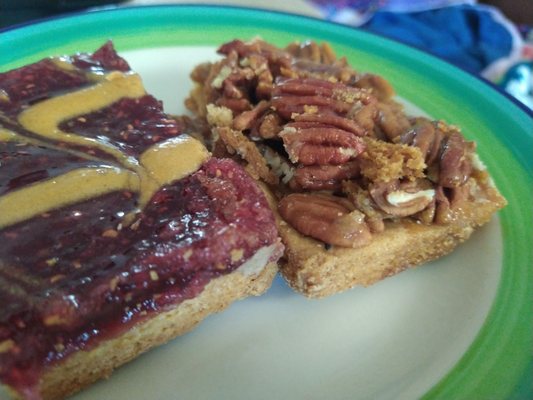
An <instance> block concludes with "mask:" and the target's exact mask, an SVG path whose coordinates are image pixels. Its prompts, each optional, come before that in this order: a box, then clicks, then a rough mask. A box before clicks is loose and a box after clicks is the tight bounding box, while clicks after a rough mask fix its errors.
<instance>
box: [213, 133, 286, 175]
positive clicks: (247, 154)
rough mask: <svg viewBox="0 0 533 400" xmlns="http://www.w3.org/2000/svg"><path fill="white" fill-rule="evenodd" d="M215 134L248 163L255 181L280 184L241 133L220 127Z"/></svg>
mask: <svg viewBox="0 0 533 400" xmlns="http://www.w3.org/2000/svg"><path fill="white" fill-rule="evenodd" d="M213 131H214V133H215V134H216V135H218V136H220V139H221V140H222V141H223V142H224V144H225V145H226V146H227V147H229V148H230V149H232V150H233V151H235V152H237V153H238V154H239V155H240V156H241V157H242V158H243V159H244V160H246V162H248V167H247V171H248V172H249V173H250V175H252V176H253V177H254V178H255V179H259V178H261V179H263V180H264V181H265V182H267V183H270V184H272V185H277V184H278V179H277V177H276V176H275V175H274V174H273V173H272V171H271V170H270V169H269V168H268V165H267V163H266V161H265V159H264V158H263V156H262V155H261V153H260V152H259V150H258V149H257V147H256V146H255V144H253V143H252V142H251V141H250V140H249V139H248V138H247V137H246V136H244V135H243V134H242V132H240V131H236V130H234V129H230V128H228V127H219V128H214V129H213Z"/></svg>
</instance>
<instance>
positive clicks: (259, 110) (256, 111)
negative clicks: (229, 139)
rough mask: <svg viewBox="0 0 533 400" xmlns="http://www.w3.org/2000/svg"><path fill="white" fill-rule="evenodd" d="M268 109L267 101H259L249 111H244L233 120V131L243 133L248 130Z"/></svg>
mask: <svg viewBox="0 0 533 400" xmlns="http://www.w3.org/2000/svg"><path fill="white" fill-rule="evenodd" d="M268 107H269V103H268V102H267V101H264V100H263V101H260V102H259V103H257V105H255V106H254V108H252V109H251V110H249V111H244V112H242V113H241V114H239V115H238V116H236V117H235V119H234V120H233V129H237V130H239V131H244V130H247V129H250V128H251V127H252V126H253V124H254V123H255V122H256V120H257V119H258V117H259V116H260V115H261V114H263V113H264V112H265V111H266V110H267V109H268Z"/></svg>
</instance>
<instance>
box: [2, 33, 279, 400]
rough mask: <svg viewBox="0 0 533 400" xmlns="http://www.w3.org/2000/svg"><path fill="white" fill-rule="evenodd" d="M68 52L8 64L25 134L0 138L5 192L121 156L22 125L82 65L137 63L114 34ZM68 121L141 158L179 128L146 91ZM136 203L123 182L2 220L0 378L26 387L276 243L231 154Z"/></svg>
mask: <svg viewBox="0 0 533 400" xmlns="http://www.w3.org/2000/svg"><path fill="white" fill-rule="evenodd" d="M68 61H70V62H71V63H72V65H74V66H76V67H77V69H72V70H71V69H64V68H59V67H58V66H57V64H56V63H54V62H52V61H50V60H45V61H41V62H39V63H36V64H33V65H30V66H27V67H23V68H20V69H18V70H14V71H10V72H7V73H3V74H0V90H1V91H3V92H4V93H5V94H7V96H8V100H7V101H6V100H5V99H3V100H1V101H0V128H4V129H7V130H9V131H12V132H14V133H16V134H18V135H19V137H18V139H17V140H16V141H2V140H0V196H2V195H5V194H6V193H7V194H8V193H10V192H12V191H16V190H19V189H23V188H24V187H28V186H30V185H36V184H39V182H40V181H42V180H46V179H50V178H53V177H56V176H59V175H61V174H64V173H65V172H68V171H71V170H74V169H79V168H82V167H94V166H100V165H107V166H118V165H119V162H118V161H117V160H114V159H112V157H111V156H110V155H109V154H102V153H99V152H98V151H94V149H84V148H81V147H75V146H74V145H72V144H68V143H63V142H51V141H47V140H46V138H42V137H38V136H37V135H33V134H32V133H31V132H27V131H25V130H24V129H23V128H22V127H21V126H20V125H19V124H18V123H17V118H16V117H17V115H18V114H19V113H20V112H21V111H23V110H24V109H26V108H27V107H29V106H31V105H32V104H35V103H36V102H39V101H42V100H44V99H47V98H51V97H54V96H57V95H60V94H62V93H65V92H69V91H72V90H77V89H79V88H82V87H86V86H88V85H91V84H92V83H91V82H89V80H88V79H87V77H86V74H85V72H86V71H92V72H96V73H101V72H109V71H110V70H119V71H128V70H129V67H128V65H127V63H126V62H125V61H124V60H123V59H121V58H120V57H118V56H117V55H116V53H115V52H114V50H113V48H112V46H111V44H110V43H108V44H106V45H105V46H103V47H102V48H101V49H100V50H98V51H97V52H95V53H94V54H93V55H87V54H85V55H78V56H75V57H72V58H69V59H68ZM1 91H0V94H2V92H1ZM60 128H61V129H62V130H64V131H67V132H71V133H73V134H76V135H79V136H85V137H91V138H94V139H95V140H97V141H104V142H105V143H111V144H112V145H113V146H114V147H115V148H117V149H119V150H120V151H121V152H122V153H123V154H126V155H127V156H129V157H133V158H138V157H139V155H140V154H141V153H142V152H143V151H144V150H145V149H147V148H148V147H150V146H151V145H153V144H154V143H157V142H160V141H163V140H165V139H168V138H171V137H175V136H178V135H179V134H180V133H181V132H182V127H181V126H180V125H179V124H178V123H177V122H176V121H174V120H173V119H169V118H168V117H167V116H166V115H165V114H164V112H163V109H162V105H161V103H160V102H159V101H157V100H156V99H154V98H153V97H151V96H149V95H146V96H142V97H140V98H138V99H122V100H119V101H117V102H115V103H114V104H111V105H110V106H108V107H105V108H103V109H102V110H99V111H96V112H92V113H89V114H86V115H83V116H81V117H77V118H74V119H72V120H69V121H64V122H63V123H62V124H61V126H60ZM21 137H22V138H23V139H24V138H27V140H25V139H24V140H20V138H21ZM138 206H139V204H138V194H137V193H133V192H130V191H116V192H111V193H108V194H106V195H102V196H99V197H95V198H91V199H88V200H85V201H82V202H80V203H77V204H73V205H69V206H66V207H63V208H61V209H55V210H51V211H49V212H45V213H42V214H40V215H38V216H36V217H33V218H31V219H28V220H25V221H23V222H19V223H18V224H16V225H11V226H7V227H6V228H4V229H1V230H0V243H2V246H0V304H1V305H2V307H0V381H2V382H4V383H6V384H8V385H10V386H12V387H14V388H15V389H17V390H19V391H20V392H21V393H22V392H26V393H27V391H28V390H31V388H33V387H35V386H36V385H37V384H38V381H39V377H40V375H41V373H42V371H43V369H44V368H45V367H46V366H48V365H53V363H54V362H57V361H58V360H62V359H64V358H65V357H67V356H68V355H69V354H71V353H73V352H75V351H77V350H81V349H89V348H91V347H93V346H95V345H97V344H98V343H99V342H100V341H102V340H105V339H108V338H112V337H115V336H116V335H118V334H120V333H121V332H124V331H125V330H126V329H128V328H129V327H130V326H131V325H132V324H134V323H137V322H139V321H141V320H142V319H143V318H146V317H147V316H149V315H153V313H157V312H160V311H163V310H166V309H168V308H169V307H171V306H174V305H176V304H179V303H180V302H181V301H183V300H185V299H189V298H194V297H195V296H197V295H198V294H199V293H200V292H201V291H202V290H203V288H204V287H205V285H206V284H207V283H209V281H210V280H212V279H214V278H216V277H219V276H221V275H224V274H227V273H230V272H232V271H234V270H235V269H236V268H238V267H239V266H240V265H242V264H243V263H244V262H245V261H246V260H247V259H249V258H250V257H251V256H252V255H253V254H254V253H255V252H256V251H257V250H259V249H260V248H261V247H264V246H269V245H272V244H274V243H276V242H277V231H276V228H275V222H274V217H273V215H272V213H271V211H270V209H269V207H268V204H267V202H266V199H265V198H264V195H263V193H262V192H261V190H260V189H259V187H258V186H257V185H256V184H255V182H254V181H253V180H252V179H251V178H250V177H249V176H248V175H247V174H246V172H245V171H244V170H243V169H242V168H241V167H240V166H238V165H237V164H235V163H234V162H233V161H230V160H214V159H212V160H209V161H207V162H206V163H204V165H203V166H202V167H201V168H200V169H199V170H198V171H197V172H195V173H193V174H192V175H190V176H188V177H186V178H184V179H182V180H179V181H175V182H172V183H171V184H168V185H166V186H163V187H162V188H160V189H159V190H158V191H157V192H156V193H155V194H154V195H153V196H152V198H151V200H150V201H149V202H148V204H147V205H146V206H145V207H144V208H143V209H142V210H140V211H139V210H138ZM0 212H1V211H0ZM128 215H133V218H130V219H127V220H124V217H125V216H128ZM236 254H238V255H239V256H238V257H236V256H235V255H236ZM278 255H279V254H277V255H276V256H278ZM28 388H30V389H28Z"/></svg>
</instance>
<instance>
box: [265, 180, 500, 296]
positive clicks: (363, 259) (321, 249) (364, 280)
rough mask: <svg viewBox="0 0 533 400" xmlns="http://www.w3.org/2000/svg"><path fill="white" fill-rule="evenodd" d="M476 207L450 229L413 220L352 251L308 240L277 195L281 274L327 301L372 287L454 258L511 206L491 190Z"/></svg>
mask: <svg viewBox="0 0 533 400" xmlns="http://www.w3.org/2000/svg"><path fill="white" fill-rule="evenodd" d="M481 189H482V190H483V195H482V196H481V194H480V193H478V195H480V198H479V200H478V201H476V202H472V203H468V204H466V205H465V206H463V210H462V211H461V213H460V215H458V217H457V218H456V219H455V220H454V221H452V222H451V223H449V224H447V225H436V224H432V225H423V224H419V223H417V222H415V221H412V220H408V219H405V220H401V221H400V222H389V223H387V224H386V229H385V230H384V231H383V232H381V233H378V234H374V236H373V238H372V240H371V242H370V244H368V245H367V246H364V247H362V248H357V249H351V248H343V247H331V248H329V250H328V249H326V246H325V245H324V243H322V242H319V241H317V240H314V239H312V238H310V237H306V236H303V235H302V234H300V233H299V232H298V231H296V230H295V229H294V228H292V227H291V226H290V225H289V224H288V223H287V222H285V221H284V220H283V219H282V218H281V217H280V215H279V213H277V211H276V209H277V204H276V200H275V198H274V196H273V195H271V194H270V195H268V199H269V201H270V204H271V206H272V208H273V209H274V211H275V213H276V218H277V223H278V229H279V232H280V236H281V238H282V240H283V242H284V244H285V261H284V262H283V263H281V264H280V273H281V275H282V276H283V277H284V279H285V280H286V281H287V283H288V284H289V286H291V287H292V288H293V289H294V290H296V291H297V292H299V293H301V294H303V295H305V296H307V297H310V298H322V297H326V296H329V295H332V294H335V293H339V292H342V291H345V290H348V289H350V288H352V287H354V286H368V285H371V284H373V283H375V282H377V281H380V280H382V279H384V278H386V277H388V276H392V275H395V274H397V273H399V272H401V271H403V270H405V269H407V268H411V267H414V266H417V265H420V264H423V263H425V262H428V261H431V260H435V259H437V258H439V257H442V256H444V255H446V254H448V253H450V252H451V251H452V250H453V249H454V248H455V247H456V246H457V245H459V244H460V243H462V242H464V241H465V240H466V239H468V238H469V237H470V235H471V234H472V232H473V231H474V230H475V228H477V227H479V226H481V225H483V224H485V223H487V222H488V221H489V220H490V219H491V218H492V215H493V214H494V213H495V212H496V211H497V210H498V209H500V208H502V207H504V206H505V204H506V201H505V199H504V198H503V197H502V196H501V195H500V194H499V193H498V191H497V190H496V189H495V188H493V187H491V186H488V185H484V186H483V187H482V188H481V187H480V190H481Z"/></svg>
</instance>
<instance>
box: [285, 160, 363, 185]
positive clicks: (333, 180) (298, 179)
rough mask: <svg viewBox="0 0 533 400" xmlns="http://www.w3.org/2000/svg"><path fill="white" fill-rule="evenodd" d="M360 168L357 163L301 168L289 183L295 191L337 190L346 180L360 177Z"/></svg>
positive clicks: (295, 172)
mask: <svg viewBox="0 0 533 400" xmlns="http://www.w3.org/2000/svg"><path fill="white" fill-rule="evenodd" d="M359 171H360V167H359V164H358V163H357V162H356V161H350V162H347V163H345V164H342V165H310V166H302V165H301V166H299V167H298V168H296V170H295V171H294V175H293V177H292V179H291V180H290V182H289V185H290V187H291V189H293V190H302V189H306V190H337V189H340V188H341V184H342V182H343V181H344V180H346V179H352V178H355V177H358V176H359Z"/></svg>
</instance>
